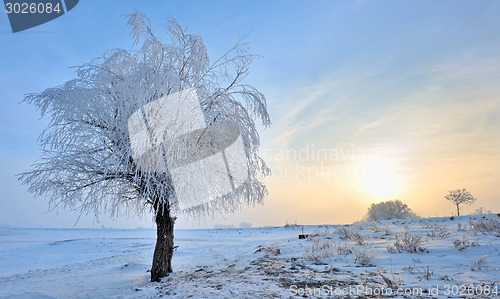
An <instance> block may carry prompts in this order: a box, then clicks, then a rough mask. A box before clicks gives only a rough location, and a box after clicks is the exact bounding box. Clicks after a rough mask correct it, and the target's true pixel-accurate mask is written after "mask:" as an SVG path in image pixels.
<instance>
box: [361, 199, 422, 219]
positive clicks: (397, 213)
mask: <svg viewBox="0 0 500 299" xmlns="http://www.w3.org/2000/svg"><path fill="white" fill-rule="evenodd" d="M416 217H418V215H417V214H415V213H414V212H413V211H412V210H411V209H410V208H409V207H408V206H407V205H406V204H404V203H402V202H401V201H400V200H397V199H396V200H390V201H385V202H380V203H377V204H372V205H371V206H370V208H369V209H368V213H367V214H366V216H365V217H364V218H363V220H365V221H377V220H389V219H410V218H416Z"/></svg>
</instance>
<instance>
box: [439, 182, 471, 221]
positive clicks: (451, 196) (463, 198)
mask: <svg viewBox="0 0 500 299" xmlns="http://www.w3.org/2000/svg"><path fill="white" fill-rule="evenodd" d="M445 198H446V199H447V200H449V201H451V202H452V203H453V204H454V205H455V206H457V216H460V205H461V204H465V205H470V204H472V203H473V202H475V201H476V198H475V197H474V196H472V194H470V193H469V191H467V189H465V188H464V189H456V190H450V191H449V192H448V195H446V196H445Z"/></svg>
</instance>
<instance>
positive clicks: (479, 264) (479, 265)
mask: <svg viewBox="0 0 500 299" xmlns="http://www.w3.org/2000/svg"><path fill="white" fill-rule="evenodd" d="M487 261H488V256H487V255H483V256H482V257H481V258H479V259H477V260H475V261H473V262H472V267H471V268H470V269H471V271H476V270H482V269H484V268H486V262H487Z"/></svg>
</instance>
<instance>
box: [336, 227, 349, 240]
mask: <svg viewBox="0 0 500 299" xmlns="http://www.w3.org/2000/svg"><path fill="white" fill-rule="evenodd" d="M335 233H336V234H338V235H339V239H341V240H347V239H350V238H351V235H352V228H350V227H349V226H344V225H339V226H337V228H336V229H335Z"/></svg>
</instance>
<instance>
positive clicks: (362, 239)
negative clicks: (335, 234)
mask: <svg viewBox="0 0 500 299" xmlns="http://www.w3.org/2000/svg"><path fill="white" fill-rule="evenodd" d="M369 238H370V234H368V233H366V234H360V233H353V234H352V235H351V240H352V241H353V242H354V243H355V244H358V245H366V244H368V239H369Z"/></svg>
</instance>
